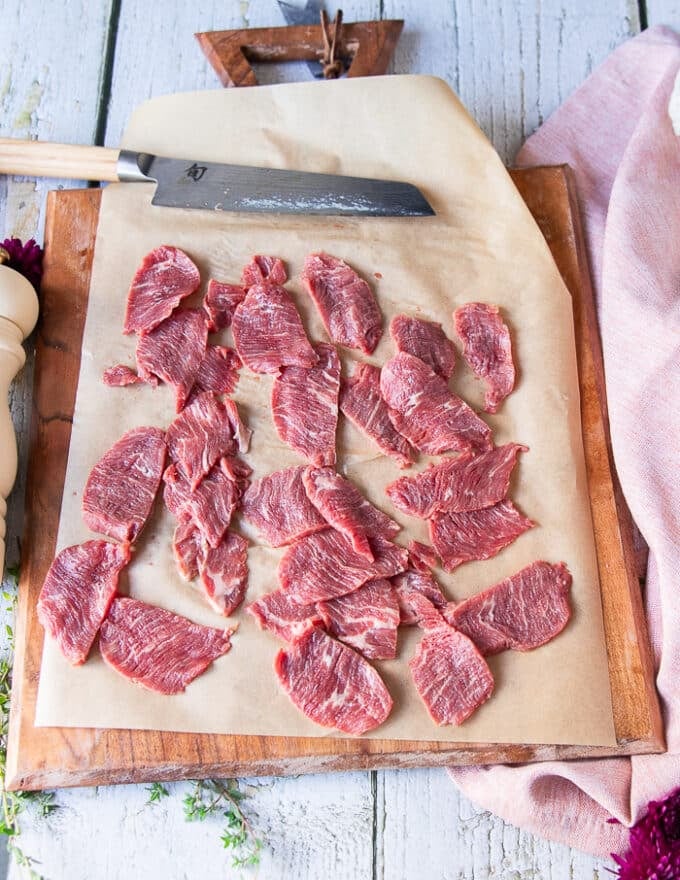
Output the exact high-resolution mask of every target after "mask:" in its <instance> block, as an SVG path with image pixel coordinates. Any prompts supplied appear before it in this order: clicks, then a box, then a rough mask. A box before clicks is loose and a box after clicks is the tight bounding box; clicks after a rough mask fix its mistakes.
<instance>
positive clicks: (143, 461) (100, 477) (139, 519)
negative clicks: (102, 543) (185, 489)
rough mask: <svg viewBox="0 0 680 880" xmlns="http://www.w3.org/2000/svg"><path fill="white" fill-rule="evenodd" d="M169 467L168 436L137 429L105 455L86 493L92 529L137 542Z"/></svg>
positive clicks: (84, 506)
mask: <svg viewBox="0 0 680 880" xmlns="http://www.w3.org/2000/svg"><path fill="white" fill-rule="evenodd" d="M164 464H165V433H164V432H163V431H161V429H160V428H133V429H132V430H131V431H128V432H127V433H125V434H123V436H122V437H121V438H120V440H118V441H117V442H116V443H114V444H113V446H112V447H111V448H110V449H109V450H108V451H107V452H105V453H104V455H103V456H102V457H101V458H100V459H99V461H98V462H97V464H95V466H94V467H93V468H92V470H91V471H90V475H89V477H88V478H87V483H86V484H85V490H84V492H83V501H82V511H83V520H84V521H85V525H86V526H87V527H88V529H91V530H92V531H93V532H99V533H100V534H101V535H108V537H109V538H115V539H116V540H117V541H135V540H136V539H137V537H138V535H139V533H140V532H141V530H142V529H143V528H144V524H145V523H146V521H147V519H148V517H149V514H150V513H151V508H152V506H153V502H154V498H155V497H156V492H157V491H158V486H159V483H160V481H161V474H162V473H163V465H164Z"/></svg>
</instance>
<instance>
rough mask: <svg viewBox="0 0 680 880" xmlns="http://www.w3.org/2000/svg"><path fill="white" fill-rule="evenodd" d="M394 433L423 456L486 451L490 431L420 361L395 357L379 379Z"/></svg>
mask: <svg viewBox="0 0 680 880" xmlns="http://www.w3.org/2000/svg"><path fill="white" fill-rule="evenodd" d="M380 392H381V394H382V396H383V398H384V400H385V403H386V404H387V406H388V408H389V415H390V419H391V420H392V423H393V425H394V427H395V428H396V429H397V431H399V432H400V433H401V434H403V435H404V436H405V437H406V438H407V439H408V441H409V442H410V443H411V444H412V445H413V446H415V448H416V449H419V450H420V451H421V452H425V453H426V454H428V455H439V454H441V453H442V452H448V451H449V450H452V449H453V450H457V451H461V452H467V451H473V452H485V451H486V450H488V449H491V445H492V444H491V428H489V426H488V425H487V424H486V422H484V421H482V419H480V418H479V416H478V415H477V414H476V413H475V412H474V411H473V410H471V409H470V407H469V406H468V405H467V403H465V401H463V400H461V399H460V397H457V396H456V395H455V394H454V393H453V392H452V391H450V390H449V386H448V384H447V382H446V379H443V378H442V377H441V376H438V375H437V374H436V373H434V372H433V371H432V370H431V369H430V367H428V365H427V364H425V363H423V361H421V360H420V358H416V357H413V355H411V354H406V353H404V352H400V353H399V354H397V355H395V356H394V357H393V358H392V359H391V360H389V361H387V363H386V364H385V366H384V367H383V368H382V371H381V373H380Z"/></svg>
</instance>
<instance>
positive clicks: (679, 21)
mask: <svg viewBox="0 0 680 880" xmlns="http://www.w3.org/2000/svg"><path fill="white" fill-rule="evenodd" d="M645 7H646V9H647V24H648V25H649V26H650V27H651V26H652V25H653V24H665V25H668V26H669V27H672V28H674V29H675V30H680V2H678V0H646V3H645Z"/></svg>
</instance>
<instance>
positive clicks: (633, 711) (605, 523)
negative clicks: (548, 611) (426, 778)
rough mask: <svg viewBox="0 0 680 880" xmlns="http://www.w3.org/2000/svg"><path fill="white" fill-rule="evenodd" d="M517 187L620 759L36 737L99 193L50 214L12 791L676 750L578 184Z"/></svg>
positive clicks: (85, 733)
mask: <svg viewBox="0 0 680 880" xmlns="http://www.w3.org/2000/svg"><path fill="white" fill-rule="evenodd" d="M512 174H513V179H514V180H515V183H516V185H517V186H518V188H519V190H520V192H521V194H522V196H523V198H524V199H525V201H526V202H527V204H528V206H529V208H530V210H531V211H532V213H533V215H534V217H535V218H536V220H537V222H538V224H539V226H540V227H541V230H542V232H543V234H544V236H545V237H546V240H547V242H548V244H549V246H550V248H551V250H552V253H553V255H554V257H555V261H556V263H557V265H558V267H559V269H560V271H561V273H562V276H563V277H564V279H565V282H566V284H567V286H568V288H569V290H570V291H571V294H572V297H573V301H574V317H575V326H576V344H577V355H578V364H579V382H580V390H581V410H582V421H583V438H584V446H585V456H586V464H587V469H588V479H589V491H590V499H591V507H592V513H593V522H594V528H595V538H596V543H597V552H598V564H599V572H600V580H601V586H602V603H603V611H604V622H605V632H606V639H607V651H608V658H609V669H610V680H611V687H612V697H613V706H614V723H615V729H616V734H617V739H618V743H619V745H618V746H617V747H615V748H595V747H587V746H569V745H532V744H523V745H503V744H486V743H480V744H474V743H473V744H469V743H464V744H455V743H436V742H433V743H429V742H406V741H392V740H379V739H333V738H331V737H318V738H294V737H266V736H227V735H208V734H187V733H180V734H178V733H169V732H159V731H144V730H134V731H132V730H94V729H75V728H38V727H34V724H33V722H34V718H35V704H36V696H37V689H38V677H39V671H40V661H41V656H42V646H43V630H42V627H41V626H40V624H39V623H38V620H37V617H36V614H35V607H36V600H37V597H38V594H39V592H40V588H41V585H42V582H43V580H44V577H45V574H46V572H47V569H48V568H49V565H50V563H51V561H52V558H53V556H54V549H55V542H56V535H57V528H58V522H59V510H60V507H61V496H62V490H63V482H64V475H65V470H66V461H67V456H68V447H69V440H70V434H71V421H72V416H73V409H74V404H75V394H76V386H77V382H78V372H79V366H80V351H81V341H82V333H83V327H84V323H85V314H86V310H87V300H88V292H89V281H90V272H91V266H92V255H93V250H94V242H95V236H96V231H97V219H98V212H99V201H100V195H101V193H100V191H99V190H93V189H89V190H76V191H63V192H52V193H50V196H49V199H48V203H47V224H46V232H45V247H46V253H45V277H44V281H43V289H42V308H41V318H40V323H39V327H38V336H37V343H36V364H35V385H34V398H33V420H32V435H31V453H30V464H29V474H28V485H27V490H26V526H25V533H24V540H23V544H22V567H21V579H20V583H19V606H18V618H17V627H16V659H15V666H14V687H13V690H12V711H11V717H10V730H9V743H8V754H7V769H6V785H7V788H8V789H10V790H15V789H40V788H54V787H61V786H70V785H98V784H110V783H122V782H139V781H150V780H171V779H183V778H198V777H224V776H244V775H247V776H253V775H285V774H298V773H311V772H321V771H327V770H353V769H373V768H383V767H419V766H435V765H436V766H443V765H447V764H474V763H479V764H489V763H500V762H504V763H505V762H524V761H537V760H552V759H557V758H577V757H579V758H581V757H598V756H605V755H613V754H617V755H624V754H640V753H652V752H660V751H662V750H663V747H664V746H663V732H662V724H661V717H660V712H659V705H658V700H657V696H656V691H655V689H654V673H653V665H652V658H651V652H650V648H649V642H648V639H647V632H646V626H645V619H644V613H643V609H642V603H641V597H640V587H639V582H638V579H637V576H636V572H635V560H634V554H633V545H632V539H631V520H630V515H629V514H628V511H627V509H626V507H625V503H624V501H623V497H622V494H621V491H620V488H619V485H618V482H617V479H616V475H615V473H614V469H613V465H612V457H611V448H610V444H609V432H608V425H607V410H606V401H605V391H604V373H603V368H602V356H601V351H600V344H599V337H598V331H597V320H596V315H595V307H594V303H593V297H592V291H591V288H590V282H589V276H588V270H587V263H586V258H585V249H584V244H583V239H582V235H581V230H580V226H579V223H578V210H577V208H576V202H575V199H574V192H573V188H572V185H571V179H570V176H569V171H568V169H567V168H566V167H546V168H536V169H528V170H522V171H515V172H512Z"/></svg>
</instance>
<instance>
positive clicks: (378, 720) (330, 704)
mask: <svg viewBox="0 0 680 880" xmlns="http://www.w3.org/2000/svg"><path fill="white" fill-rule="evenodd" d="M274 669H275V671H276V674H277V676H278V678H279V681H280V682H281V684H282V686H283V688H284V690H285V691H286V693H287V694H288V696H289V697H290V698H291V700H292V701H293V703H295V705H296V706H297V707H298V709H299V710H300V711H301V712H302V713H304V715H306V716H307V718H310V719H311V720H312V721H314V722H315V723H316V724H320V725H321V726H322V727H334V728H336V729H337V730H341V731H343V733H350V734H354V735H360V734H362V733H366V732H367V731H368V730H373V728H375V727H378V726H379V725H380V724H382V723H383V721H385V719H386V718H387V716H388V715H389V714H390V711H391V710H392V697H390V695H389V692H388V690H387V688H386V687H385V684H384V683H383V680H382V679H381V678H380V676H379V675H378V673H377V672H376V671H375V669H374V668H373V667H372V666H371V664H370V663H369V662H368V661H367V660H364V658H363V657H362V656H361V655H360V654H357V653H356V651H353V650H352V649H351V648H348V647H347V645H342V644H341V643H340V642H336V641H335V639H332V638H331V637H330V636H328V635H326V633H325V632H323V631H322V630H320V629H312V630H309V631H308V632H306V633H304V634H303V635H302V636H300V638H299V639H297V640H296V641H295V642H293V644H292V646H291V647H290V648H287V649H284V650H282V651H279V653H278V654H277V656H276V660H275V661H274Z"/></svg>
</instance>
